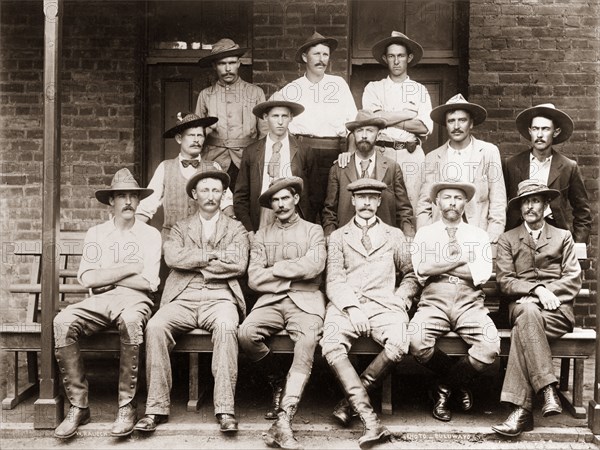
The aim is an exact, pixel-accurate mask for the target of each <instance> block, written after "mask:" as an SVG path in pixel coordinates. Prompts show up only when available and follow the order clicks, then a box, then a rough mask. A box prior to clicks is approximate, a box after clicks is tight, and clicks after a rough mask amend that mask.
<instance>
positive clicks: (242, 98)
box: [196, 38, 265, 190]
mask: <svg viewBox="0 0 600 450" xmlns="http://www.w3.org/2000/svg"><path fill="white" fill-rule="evenodd" d="M246 51H248V49H247V48H241V47H240V46H239V45H238V44H236V43H235V42H233V41H232V40H231V39H226V38H225V39H221V40H219V41H218V42H217V43H215V44H214V45H213V47H212V50H211V52H210V55H208V56H205V57H204V58H202V59H200V61H198V63H199V64H200V65H201V66H209V65H212V67H213V68H214V69H215V71H216V73H217V77H218V80H217V81H216V83H214V84H213V85H212V86H209V87H207V88H206V89H203V90H202V91H201V92H200V95H198V101H197V102H196V114H197V115H199V116H200V117H207V116H214V117H217V118H218V119H219V121H218V122H217V123H216V124H215V125H213V126H212V127H211V128H210V129H209V130H208V133H207V138H206V146H205V148H204V151H203V152H202V156H203V157H204V159H207V160H209V161H216V162H217V163H219V165H220V166H221V168H222V169H223V170H224V171H226V172H227V173H228V174H229V177H230V178H231V186H232V190H233V189H234V188H235V184H236V180H237V176H238V172H239V167H240V161H241V159H242V153H243V151H244V149H245V148H246V147H247V146H248V145H250V144H251V143H252V142H254V141H256V140H257V139H258V138H259V137H260V135H264V134H265V129H264V128H263V129H262V130H261V129H259V126H260V122H259V120H258V118H256V117H255V116H254V115H253V114H252V108H254V107H255V106H256V105H258V104H259V103H262V102H264V101H265V93H264V92H263V90H262V89H261V88H260V87H258V86H256V85H254V84H250V83H247V82H245V81H244V80H242V79H241V78H240V76H239V73H238V72H239V70H240V65H241V61H240V57H241V56H242V55H243V54H244V53H246Z"/></svg>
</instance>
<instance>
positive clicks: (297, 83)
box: [269, 74, 357, 137]
mask: <svg viewBox="0 0 600 450" xmlns="http://www.w3.org/2000/svg"><path fill="white" fill-rule="evenodd" d="M269 100H285V101H288V102H296V103H300V104H301V105H302V106H304V108H305V109H304V112H303V113H302V114H300V115H298V116H297V117H294V120H292V121H291V122H290V125H289V131H290V133H292V134H306V135H312V136H316V137H345V136H346V135H347V134H348V130H347V129H346V122H351V121H353V120H354V119H355V117H356V112H357V110H356V104H355V103H354V97H352V92H351V91H350V87H349V86H348V83H346V80H344V79H343V78H342V77H340V76H337V75H329V74H325V75H324V76H323V79H322V80H321V81H319V82H318V83H312V82H311V81H310V80H309V79H308V78H306V75H304V76H302V77H300V78H298V79H297V80H294V81H292V82H291V83H288V84H286V85H285V86H284V87H283V88H281V89H280V90H279V91H277V92H275V93H274V94H273V95H272V96H271V98H270V99H269Z"/></svg>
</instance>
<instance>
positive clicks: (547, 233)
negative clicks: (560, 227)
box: [536, 224, 552, 250]
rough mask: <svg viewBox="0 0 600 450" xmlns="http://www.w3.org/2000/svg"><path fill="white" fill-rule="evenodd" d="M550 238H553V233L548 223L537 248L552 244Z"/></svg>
mask: <svg viewBox="0 0 600 450" xmlns="http://www.w3.org/2000/svg"><path fill="white" fill-rule="evenodd" d="M550 239H552V233H551V231H550V227H548V224H546V225H545V226H544V231H543V232H542V234H540V237H539V239H538V242H537V246H536V248H537V249H538V250H539V249H540V248H542V247H545V246H546V245H548V244H550Z"/></svg>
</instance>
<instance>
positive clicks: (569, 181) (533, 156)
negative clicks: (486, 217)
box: [504, 103, 592, 244]
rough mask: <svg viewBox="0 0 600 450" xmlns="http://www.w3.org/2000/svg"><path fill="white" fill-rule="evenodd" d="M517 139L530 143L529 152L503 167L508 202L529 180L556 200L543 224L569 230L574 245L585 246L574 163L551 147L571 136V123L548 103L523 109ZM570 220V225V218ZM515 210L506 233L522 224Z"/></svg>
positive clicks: (582, 196) (584, 210)
mask: <svg viewBox="0 0 600 450" xmlns="http://www.w3.org/2000/svg"><path fill="white" fill-rule="evenodd" d="M515 121H516V124H517V129H518V130H519V133H520V134H521V136H523V137H524V138H525V139H526V140H528V141H529V142H530V145H531V149H530V150H526V151H524V152H521V153H519V154H517V155H515V156H513V157H511V158H509V159H508V160H506V162H505V165H504V178H505V181H506V192H507V194H508V199H509V200H510V199H512V198H515V197H516V196H517V190H518V186H519V183H520V182H522V181H524V180H527V179H530V178H533V179H536V180H538V181H539V182H540V183H543V184H545V185H546V186H548V187H549V188H550V189H555V190H557V191H558V192H560V196H558V197H557V198H555V199H553V200H552V201H551V202H550V205H549V206H548V208H546V211H545V212H544V217H545V219H546V222H547V223H549V224H550V225H553V226H555V227H558V228H562V229H563V230H569V231H570V232H571V233H572V234H573V239H574V240H575V242H577V243H584V244H587V243H588V241H589V238H590V231H591V228H592V214H591V211H590V202H589V200H588V194H587V191H586V189H585V184H584V183H583V177H582V176H581V171H580V170H579V166H578V165H577V162H576V161H574V160H572V159H569V158H567V157H566V156H564V155H562V154H561V153H559V152H558V151H557V150H556V148H554V146H556V145H557V144H560V143H561V142H564V141H566V140H567V139H569V137H570V136H571V135H572V134H573V128H574V124H573V120H572V119H571V117H569V115H568V114H566V113H565V112H563V111H561V110H559V109H556V108H555V106H554V105H553V104H551V103H547V104H543V105H538V106H534V107H532V108H527V109H526V110H524V111H522V112H520V113H519V115H518V116H517V118H516V119H515ZM571 214H572V216H573V220H572V221H570V220H569V219H570V216H571ZM522 220H523V219H522V217H521V216H520V215H519V212H518V211H517V210H514V209H512V210H510V209H509V210H508V213H507V218H506V229H507V230H511V229H513V228H515V227H516V226H518V225H519V224H520V223H521V222H522Z"/></svg>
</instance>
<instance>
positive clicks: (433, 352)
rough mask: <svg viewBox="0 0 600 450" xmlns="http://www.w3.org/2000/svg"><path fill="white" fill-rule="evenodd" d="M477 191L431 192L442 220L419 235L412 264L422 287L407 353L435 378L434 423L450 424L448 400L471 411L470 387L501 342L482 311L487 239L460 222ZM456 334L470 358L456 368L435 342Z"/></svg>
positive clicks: (445, 185)
mask: <svg viewBox="0 0 600 450" xmlns="http://www.w3.org/2000/svg"><path fill="white" fill-rule="evenodd" d="M475 194H476V187H475V185H474V184H472V183H469V182H462V181H440V182H437V183H434V184H433V185H432V186H431V190H430V192H429V195H430V199H431V202H432V203H435V204H436V205H437V207H438V208H439V209H440V212H441V217H440V219H439V220H437V221H435V222H433V223H432V224H430V225H425V226H423V227H421V228H419V229H418V230H417V234H416V235H415V239H414V243H413V244H414V245H413V248H412V250H413V253H412V263H413V267H414V270H415V273H416V274H417V278H418V279H419V281H420V283H421V284H422V285H423V291H422V292H421V297H420V300H419V307H418V309H417V312H416V313H415V315H414V316H413V318H412V320H411V321H410V326H409V327H410V330H411V336H410V352H411V354H412V355H413V356H414V357H415V359H416V360H417V361H418V362H419V363H421V364H422V365H424V366H425V367H427V368H428V369H430V370H431V371H433V372H434V374H435V375H436V376H437V377H439V379H438V381H437V385H436V387H435V389H434V390H433V401H434V405H433V411H432V414H433V417H435V418H436V419H438V420H441V421H445V422H447V421H449V420H451V418H452V412H451V410H450V397H451V396H454V397H456V399H457V403H458V405H459V406H460V408H461V409H462V410H463V411H468V410H470V409H471V408H472V406H473V396H472V394H471V391H470V385H471V383H472V382H473V380H474V379H475V378H476V377H477V376H478V375H479V374H480V373H481V372H483V371H484V370H485V369H486V368H487V367H489V366H490V364H492V363H493V362H494V360H495V359H496V356H497V355H498V352H499V351H500V339H499V338H498V331H497V329H496V326H495V325H494V322H493V321H492V319H491V318H490V317H489V315H488V314H489V311H488V309H487V308H486V307H485V305H484V298H485V295H484V293H483V290H482V286H483V284H484V283H485V282H486V281H487V280H488V279H489V278H490V276H491V275H492V253H491V244H490V241H489V238H488V235H487V233H486V232H485V231H484V230H482V229H481V228H479V227H476V226H475V225H471V224H469V223H466V222H464V221H463V213H464V210H465V206H466V204H467V203H468V202H470V201H474V200H473V198H474V196H475ZM448 331H454V332H456V333H458V335H459V336H460V337H461V338H462V339H463V341H465V342H466V343H467V345H469V351H468V355H466V356H464V357H462V358H461V359H459V360H458V361H457V362H454V361H453V360H452V359H451V358H450V357H449V356H448V355H447V354H446V353H445V352H444V351H443V350H441V349H439V348H438V347H436V341H437V339H438V338H439V337H440V336H443V335H444V334H446V333H447V332H448Z"/></svg>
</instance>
